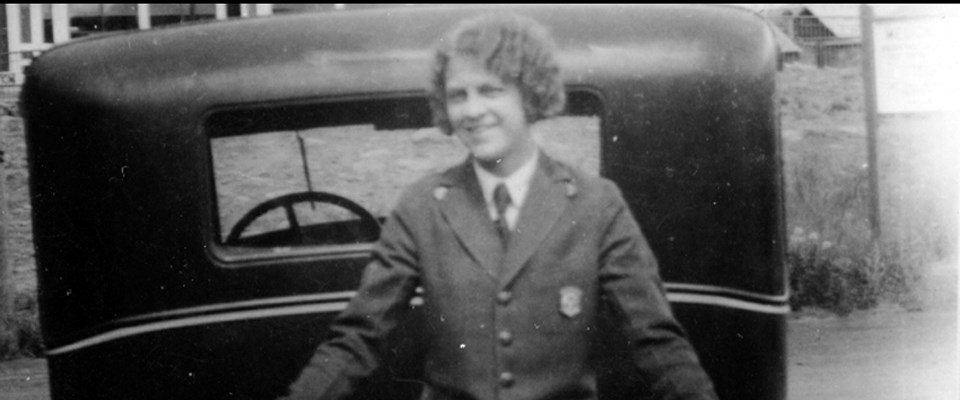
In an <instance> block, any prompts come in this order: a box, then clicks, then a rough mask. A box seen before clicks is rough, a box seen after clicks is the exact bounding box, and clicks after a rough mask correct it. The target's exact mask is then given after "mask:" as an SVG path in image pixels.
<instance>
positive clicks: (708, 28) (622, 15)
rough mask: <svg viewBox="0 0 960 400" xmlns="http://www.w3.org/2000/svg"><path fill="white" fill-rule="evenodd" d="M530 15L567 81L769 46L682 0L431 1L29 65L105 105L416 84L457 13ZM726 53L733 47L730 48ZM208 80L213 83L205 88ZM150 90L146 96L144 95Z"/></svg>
mask: <svg viewBox="0 0 960 400" xmlns="http://www.w3.org/2000/svg"><path fill="white" fill-rule="evenodd" d="M485 12H514V13H518V14H524V15H528V16H530V17H533V18H534V19H536V20H538V21H540V22H541V23H543V24H544V25H546V26H547V27H548V29H550V30H551V31H552V32H553V34H554V36H555V38H556V40H557V42H558V45H559V46H560V48H561V55H560V59H561V64H562V69H563V71H564V74H565V75H564V76H565V80H566V81H567V83H568V84H573V85H576V84H585V85H593V86H603V85H607V86H608V87H611V88H615V87H616V86H617V84H618V82H619V81H622V80H624V79H637V78H639V77H640V76H650V75H658V74H690V73H703V74H717V73H735V74H750V73H753V72H755V71H757V70H758V69H760V68H764V67H765V65H767V64H768V63H769V62H770V61H769V58H770V57H774V56H775V55H773V54H765V53H763V54H761V53H758V52H757V51H756V50H755V49H758V48H761V49H762V48H764V46H757V45H756V42H757V41H765V40H766V41H772V40H773V39H772V35H770V34H769V32H767V31H766V25H765V24H764V23H762V19H760V17H759V16H757V15H756V14H754V13H752V12H750V11H747V10H744V9H741V8H737V7H725V6H690V5H669V6H650V5H612V6H591V5H524V6H518V5H511V6H503V5H501V6H480V5H470V6H464V5H457V6H432V7H398V8H382V9H366V10H359V11H341V12H320V13H305V14H296V15H282V16H272V17H262V18H252V19H246V20H230V21H223V22H214V23H205V24H196V25H189V26H182V27H174V28H168V29H157V30H152V31H142V32H135V33H130V34H121V35H107V36H104V37H99V38H93V39H90V40H81V41H77V42H74V43H68V44H66V45H62V46H59V47H56V48H54V49H52V50H50V51H48V52H46V53H45V54H43V55H42V56H41V57H39V58H38V59H37V60H35V61H34V63H33V65H32V66H31V67H30V68H29V70H28V73H27V75H28V76H42V77H43V79H42V82H38V83H37V84H38V85H41V86H43V87H44V88H45V90H52V91H53V92H64V93H67V94H68V95H69V96H73V97H80V98H86V99H88V100H89V101H94V102H110V103H113V104H123V103H126V102H130V103H142V102H162V101H173V102H177V101H181V100H182V101H185V102H186V101H189V102H190V103H191V104H192V106H195V107H206V106H209V105H211V104H223V103H243V102H249V101H270V100H281V99H286V98H291V97H294V98H295V97H303V98H312V97H318V96H320V97H328V96H344V95H357V94H376V93H385V92H390V93H396V92H423V91H424V90H425V89H426V87H427V82H429V79H428V73H429V62H430V59H431V54H432V53H431V49H432V48H433V46H434V44H435V43H436V40H437V39H438V38H439V36H440V35H441V34H442V33H443V32H445V31H447V30H448V29H449V28H450V27H452V26H453V24H454V23H456V22H457V21H459V20H461V19H463V18H466V17H468V16H471V15H476V14H478V13H485ZM731 54H732V56H731ZM211 89H212V90H211ZM144 93H149V94H150V96H144Z"/></svg>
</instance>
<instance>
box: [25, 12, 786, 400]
mask: <svg viewBox="0 0 960 400" xmlns="http://www.w3.org/2000/svg"><path fill="white" fill-rule="evenodd" d="M491 10H493V11H510V12H515V13H519V14H525V15H529V16H531V17H533V18H534V19H536V20H538V21H540V22H542V23H543V24H544V25H546V26H547V27H548V28H549V29H550V30H551V31H552V32H553V34H554V35H555V37H556V39H557V41H558V44H559V46H560V50H561V63H562V68H563V71H564V79H565V82H566V85H567V91H568V98H569V104H568V108H567V110H566V111H565V113H564V115H562V116H560V117H558V118H555V119H552V120H548V121H544V122H543V123H539V124H537V126H536V134H537V135H539V137H540V138H541V139H542V143H543V146H544V148H545V149H546V150H545V151H547V152H548V153H549V154H551V155H552V156H554V157H555V158H559V159H561V160H565V161H566V162H568V163H570V164H574V165H577V166H579V167H580V168H583V169H585V170H587V171H588V172H590V173H594V174H599V175H602V176H605V177H607V178H609V179H611V180H613V181H614V182H616V183H617V184H618V185H619V187H620V189H621V190H622V192H623V194H624V196H625V198H626V199H627V201H628V203H629V206H630V207H631V210H632V212H633V214H634V215H635V218H636V219H637V220H638V222H639V223H640V225H641V227H642V229H643V231H644V234H645V235H646V236H647V238H648V239H649V241H650V245H651V247H652V248H653V250H654V252H655V254H656V256H657V257H658V259H659V262H660V266H661V273H662V276H663V277H664V279H665V282H666V289H667V290H668V298H669V300H670V301H671V304H672V306H673V308H674V311H675V313H676V314H677V316H678V318H679V320H680V321H681V323H682V324H683V325H684V327H685V329H686V330H687V331H688V334H689V337H690V340H691V342H692V343H693V344H694V346H695V348H696V350H697V352H698V354H699V356H700V358H701V359H702V362H703V364H704V366H705V368H706V369H707V371H708V373H709V374H710V375H711V377H712V378H713V380H714V381H715V385H716V387H717V390H718V392H719V394H720V396H721V398H724V399H740V400H746V399H757V400H759V399H783V398H784V397H785V382H786V378H785V376H786V361H785V318H786V315H787V314H788V312H789V305H788V295H789V294H788V292H787V286H786V276H785V272H784V232H783V231H784V212H783V195H782V172H781V162H782V161H781V151H780V146H781V145H780V136H779V118H778V109H777V102H776V97H775V93H776V92H775V87H776V85H775V81H776V79H775V78H776V71H777V67H778V57H777V46H776V43H775V41H774V36H773V34H772V33H771V30H770V29H769V27H768V25H767V24H766V23H765V22H764V20H763V19H762V18H760V17H759V16H757V15H755V14H753V13H751V12H748V11H746V10H743V9H739V8H735V7H728V6H689V5H670V6H649V5H615V6H589V5H527V6H520V5H515V6H480V5H469V6H464V5H460V6H446V7H444V6H413V7H402V6H398V7H394V8H379V9H366V10H362V11H339V12H326V13H310V14H298V15H285V16H273V17H265V18H255V19H248V20H234V21H226V22H215V23H206V24H196V25H189V26H181V27H173V28H166V29H158V30H153V31H143V32H136V33H129V34H117V35H103V36H99V37H95V38H89V39H81V40H76V41H74V42H71V43H68V44H65V45H62V46H59V47H56V48H54V49H52V50H50V51H48V52H46V53H44V54H43V55H42V56H41V57H39V58H38V59H36V60H35V61H34V62H33V64H32V65H31V67H30V68H29V70H28V71H27V77H26V81H25V84H24V86H23V91H22V104H23V107H24V110H25V111H24V112H25V116H26V131H27V140H28V153H29V166H30V188H31V192H32V206H33V224H34V225H33V227H34V237H35V243H36V257H37V264H38V275H39V288H40V290H39V292H40V298H39V301H40V312H41V324H42V330H43V338H44V343H45V345H46V348H47V354H46V357H47V362H48V365H49V371H50V385H51V393H52V397H53V398H54V399H58V400H59V399H72V400H73V399H124V400H127V399H215V398H225V399H226V398H229V399H234V398H237V399H269V398H274V397H276V396H277V395H279V394H281V393H283V392H284V390H285V388H286V386H287V385H288V384H289V383H291V382H292V381H293V380H294V379H295V378H296V377H297V375H298V373H299V371H300V369H301V368H302V367H303V366H304V364H305V363H306V361H307V360H308V358H309V357H310V355H311V353H312V350H313V349H314V347H315V346H316V345H317V344H318V343H320V342H321V341H322V340H323V339H324V338H325V335H326V334H327V331H326V330H325V328H326V326H327V324H328V323H329V321H330V320H331V318H332V317H333V316H335V315H336V314H337V312H338V311H340V310H342V309H344V307H345V306H346V304H347V302H348V301H349V299H350V298H351V296H352V295H353V294H354V291H355V290H356V287H357V285H358V282H359V279H360V274H361V271H362V269H363V267H364V265H365V263H366V262H367V260H368V258H369V254H370V250H371V247H372V244H373V243H374V242H375V241H376V240H377V238H378V236H379V234H380V227H381V224H382V223H383V222H384V219H385V218H386V217H387V215H388V213H389V211H390V210H391V207H392V206H393V204H394V202H395V201H396V199H397V196H398V194H399V193H400V191H401V190H402V188H403V187H404V186H405V185H407V184H409V183H411V182H413V181H414V180H416V179H418V178H419V177H421V176H422V175H424V174H426V173H428V172H430V171H435V170H439V169H443V168H445V167H447V166H450V165H452V164H454V163H457V162H460V161H462V160H463V158H464V156H465V154H466V153H465V150H464V149H462V148H461V146H458V144H457V143H456V142H455V141H454V140H453V139H451V138H450V137H447V136H444V135H443V134H441V133H440V132H439V131H438V130H437V129H436V128H434V127H433V126H432V119H431V115H430V111H429V107H428V102H427V97H426V93H427V87H428V75H429V65H430V61H431V57H432V53H431V48H432V46H433V45H434V44H435V41H436V40H437V38H438V37H439V36H440V34H441V33H442V32H445V31H447V30H448V29H449V28H450V27H451V26H452V24H453V23H455V22H456V21H458V20H461V19H463V18H465V17H469V16H471V15H476V14H478V13H483V12H489V11H491ZM421 302H422V300H420V299H414V301H412V302H411V305H410V306H411V308H413V312H412V313H410V315H411V316H410V317H409V318H408V319H407V320H405V321H404V323H403V325H402V326H401V328H400V329H399V331H398V332H397V334H396V335H395V338H393V339H392V340H391V342H390V344H389V346H388V347H387V351H386V357H387V358H388V360H387V366H386V367H385V368H383V369H382V370H381V371H380V372H379V373H378V374H377V375H376V376H374V377H371V378H370V381H369V382H368V384H366V385H364V386H363V390H361V392H360V393H357V394H356V396H355V398H358V399H359V398H370V399H397V398H416V396H417V395H418V394H419V391H420V384H419V380H418V374H419V371H420V370H421V369H420V367H419V365H420V364H418V360H419V357H417V350H418V349H421V348H423V346H422V345H421V343H418V341H419V340H422V339H423V338H424V335H421V334H420V333H422V332H423V330H422V329H423V328H422V325H421V324H422V323H423V321H421V320H420V318H419V314H418V313H417V311H416V310H417V309H418V308H419V306H420V305H421ZM607 340H609V342H608V343H611V344H615V345H616V346H612V348H614V349H616V348H618V347H617V346H619V345H624V346H625V345H626V343H625V339H623V338H621V337H616V336H614V335H611V336H610V337H609V338H608V339H607ZM424 345H429V343H426V344H424ZM622 356H623V355H622V352H619V351H611V357H613V359H617V357H622ZM626 365H627V364H626V363H620V362H618V361H614V362H610V363H609V368H607V370H606V371H605V375H604V378H603V381H602V388H603V392H602V393H603V396H604V397H605V398H608V399H619V398H626V396H627V395H634V394H635V395H638V396H642V395H643V393H644V392H643V391H644V389H645V388H643V386H642V384H641V383H640V382H636V380H634V379H631V378H632V376H633V375H632V374H631V371H630V369H629V367H626Z"/></svg>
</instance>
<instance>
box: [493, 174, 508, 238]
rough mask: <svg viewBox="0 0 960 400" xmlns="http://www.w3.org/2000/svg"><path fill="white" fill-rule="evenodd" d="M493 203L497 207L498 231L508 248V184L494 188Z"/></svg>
mask: <svg viewBox="0 0 960 400" xmlns="http://www.w3.org/2000/svg"><path fill="white" fill-rule="evenodd" d="M493 204H494V206H496V208H497V220H496V221H495V222H496V224H497V232H499V233H500V243H502V244H503V248H504V249H506V248H507V243H508V242H509V241H510V225H508V224H507V214H506V211H507V206H509V205H510V192H508V191H507V186H506V185H504V184H502V183H501V184H499V185H497V187H496V188H494V189H493Z"/></svg>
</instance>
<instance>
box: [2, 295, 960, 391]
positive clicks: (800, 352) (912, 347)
mask: <svg viewBox="0 0 960 400" xmlns="http://www.w3.org/2000/svg"><path fill="white" fill-rule="evenodd" d="M787 362H788V365H789V369H788V374H787V381H788V382H787V400H861V399H862V400H949V399H957V398H960V390H958V384H960V382H958V380H957V377H958V376H960V371H958V366H957V310H956V308H955V306H954V307H953V308H951V307H941V308H939V309H928V310H925V311H921V312H907V311H904V310H903V309H902V308H900V307H879V308H877V309H874V310H870V311H858V312H855V313H853V314H851V315H848V316H846V317H842V318H841V317H836V316H832V315H825V314H824V315H820V314H817V313H807V314H805V315H800V316H794V317H791V320H790V322H789V326H788V358H787ZM47 382H48V377H47V371H46V361H45V360H43V359H26V360H16V361H10V362H6V363H0V397H3V398H4V399H9V400H46V399H49V391H48V389H47Z"/></svg>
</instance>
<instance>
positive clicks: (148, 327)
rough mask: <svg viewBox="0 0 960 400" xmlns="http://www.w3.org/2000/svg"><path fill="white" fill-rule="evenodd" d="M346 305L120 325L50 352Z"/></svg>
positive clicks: (315, 306)
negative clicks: (131, 337) (161, 332)
mask: <svg viewBox="0 0 960 400" xmlns="http://www.w3.org/2000/svg"><path fill="white" fill-rule="evenodd" d="M346 308H347V302H345V301H344V302H336V303H323V304H308V305H302V306H293V307H283V308H270V309H260V310H249V311H239V312H231V313H225V314H215V315H204V316H197V317H187V318H181V319H174V320H169V321H159V322H150V323H147V324H143V325H137V326H131V327H126V328H118V329H115V330H112V331H109V332H106V333H102V334H99V335H96V336H92V337H89V338H87V339H83V340H81V341H78V342H76V343H72V344H69V345H66V346H61V347H57V348H55V349H51V350H47V352H46V353H47V355H48V356H55V355H59V354H63V353H67V352H71V351H75V350H79V349H82V348H84V347H90V346H95V345H98V344H101V343H106V342H110V341H113V340H117V339H122V338H125V337H130V336H135V335H140V334H144V333H148V332H156V331H162V330H169V329H177V328H185V327H188V326H198V325H207V324H215V323H219V322H230V321H240V320H249V319H261V318H272V317H280V316H287V315H300V314H315V313H329V312H340V311H343V310H344V309H346Z"/></svg>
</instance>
